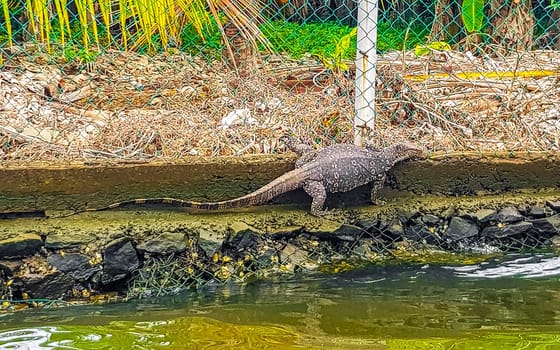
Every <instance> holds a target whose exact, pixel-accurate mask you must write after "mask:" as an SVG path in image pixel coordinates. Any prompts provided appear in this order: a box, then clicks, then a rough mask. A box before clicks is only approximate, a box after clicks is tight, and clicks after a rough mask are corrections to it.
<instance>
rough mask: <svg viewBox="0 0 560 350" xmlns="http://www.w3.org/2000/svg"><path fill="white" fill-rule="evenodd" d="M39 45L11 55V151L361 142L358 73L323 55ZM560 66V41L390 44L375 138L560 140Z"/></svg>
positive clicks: (5, 142) (467, 147)
mask: <svg viewBox="0 0 560 350" xmlns="http://www.w3.org/2000/svg"><path fill="white" fill-rule="evenodd" d="M30 52H32V50H31V48H29V47H27V48H25V49H24V50H21V51H19V52H18V51H17V50H15V51H13V52H11V53H10V55H11V58H10V59H9V60H8V59H5V61H4V62H5V65H4V66H3V68H0V159H4V160H25V161H26V160H53V159H62V160H83V159H91V158H111V159H120V160H145V159H154V158H159V159H173V158H178V157H184V156H189V155H202V156H218V155H240V154H250V153H274V152H282V151H284V149H283V146H282V145H280V144H279V143H278V141H277V140H278V138H279V137H280V136H281V135H283V134H284V133H286V132H292V133H294V134H295V135H297V136H299V137H300V138H301V139H302V140H305V141H307V142H313V143H317V144H319V145H326V144H331V143H334V142H352V136H353V131H352V126H351V124H352V118H353V105H352V103H353V99H354V88H353V83H352V80H351V79H352V74H351V73H350V74H347V75H345V76H339V77H334V76H332V75H329V74H327V73H326V72H324V71H323V70H322V69H321V66H320V65H318V64H317V63H316V62H315V61H314V60H311V59H303V60H299V61H294V60H290V59H287V58H285V57H282V56H271V57H266V58H264V59H263V60H259V62H258V63H256V64H255V65H254V66H253V67H252V69H253V70H252V71H251V72H248V73H247V74H245V75H244V76H242V77H239V76H237V75H236V74H233V73H232V72H231V70H229V69H228V68H227V67H226V66H225V65H224V64H222V63H220V62H210V63H208V62H207V61H204V60H202V59H200V58H197V57H192V56H189V55H187V54H184V53H173V54H159V55H157V56H146V55H139V54H136V53H131V52H116V51H115V52H107V53H105V54H103V55H100V56H98V57H97V58H96V60H95V61H94V62H92V63H90V64H85V63H82V62H79V61H74V62H65V60H64V59H60V60H56V59H53V58H52V57H51V56H49V55H46V54H42V53H40V52H38V51H36V52H35V53H34V54H32V55H30ZM559 70H560V52H559V51H533V52H526V53H519V54H516V55H509V56H507V57H489V56H476V57H475V56H473V55H472V54H470V53H468V52H467V53H460V52H454V51H444V52H432V53H431V54H429V55H426V56H422V57H415V56H414V54H413V53H411V52H392V53H388V54H385V55H383V56H382V57H380V63H379V66H378V72H379V74H378V89H379V92H378V96H379V99H378V101H377V110H378V116H377V121H376V130H375V132H374V133H373V134H372V135H371V137H370V138H369V141H370V142H371V143H373V144H375V145H378V146H384V145H389V144H393V143H395V142H399V141H403V140H411V141H414V142H417V143H420V144H423V145H425V146H426V147H428V148H429V149H430V150H432V151H444V152H452V151H473V150H475V151H486V150H490V151H492V150H500V151H504V150H512V151H541V150H558V149H559V148H560V144H559V138H560V136H559V135H560V84H559V82H560V78H559V74H560V73H559ZM228 115H229V119H228V120H225V119H227V118H225V119H224V117H227V116H228Z"/></svg>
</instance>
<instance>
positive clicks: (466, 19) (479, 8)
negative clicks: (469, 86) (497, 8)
mask: <svg viewBox="0 0 560 350" xmlns="http://www.w3.org/2000/svg"><path fill="white" fill-rule="evenodd" d="M461 19H462V20H463V24H464V25H465V29H466V30H467V32H468V33H473V32H479V31H480V30H481V29H482V23H483V21H484V0H463V6H462V8H461Z"/></svg>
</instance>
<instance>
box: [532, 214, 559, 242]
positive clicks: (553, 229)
mask: <svg viewBox="0 0 560 350" xmlns="http://www.w3.org/2000/svg"><path fill="white" fill-rule="evenodd" d="M530 222H531V223H532V224H533V226H534V227H535V229H537V231H538V232H539V234H541V235H543V236H547V237H551V236H554V235H556V234H558V233H560V214H556V215H553V216H549V217H547V218H541V219H535V220H531V221H530Z"/></svg>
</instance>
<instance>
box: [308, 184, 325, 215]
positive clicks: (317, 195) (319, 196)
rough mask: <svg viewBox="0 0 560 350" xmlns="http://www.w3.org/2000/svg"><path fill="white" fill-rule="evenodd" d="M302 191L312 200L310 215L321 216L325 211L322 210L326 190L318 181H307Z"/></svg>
mask: <svg viewBox="0 0 560 350" xmlns="http://www.w3.org/2000/svg"><path fill="white" fill-rule="evenodd" d="M303 189H304V190H305V192H307V194H308V195H310V196H311V198H312V199H313V200H312V202H311V214H312V215H315V216H323V215H325V214H326V211H325V210H323V207H324V205H325V201H326V200H327V190H326V189H325V186H323V184H322V183H321V182H319V181H308V182H306V183H305V184H304V185H303Z"/></svg>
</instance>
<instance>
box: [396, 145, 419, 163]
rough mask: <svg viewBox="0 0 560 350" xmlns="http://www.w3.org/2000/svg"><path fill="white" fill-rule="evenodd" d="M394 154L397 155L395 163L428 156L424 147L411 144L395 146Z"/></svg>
mask: <svg viewBox="0 0 560 350" xmlns="http://www.w3.org/2000/svg"><path fill="white" fill-rule="evenodd" d="M393 152H394V153H395V158H396V161H395V162H400V161H401V160H405V159H409V158H423V157H425V156H426V149H425V148H424V147H422V146H419V145H415V144H413V143H409V142H404V143H398V144H396V145H394V146H393Z"/></svg>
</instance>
